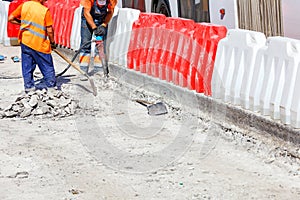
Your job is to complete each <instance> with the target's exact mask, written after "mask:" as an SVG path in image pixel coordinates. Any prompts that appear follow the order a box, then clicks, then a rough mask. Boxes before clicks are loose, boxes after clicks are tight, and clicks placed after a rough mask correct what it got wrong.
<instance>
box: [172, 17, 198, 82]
mask: <svg viewBox="0 0 300 200" xmlns="http://www.w3.org/2000/svg"><path fill="white" fill-rule="evenodd" d="M194 26H195V23H194V21H193V20H189V19H178V20H177V25H176V26H175V29H174V31H175V32H177V33H180V35H179V41H178V45H179V46H178V50H177V52H176V57H175V63H174V70H173V80H172V81H173V83H175V84H177V85H180V86H182V87H186V86H187V76H188V72H189V68H190V55H191V54H192V41H193V35H194ZM174 72H175V73H174Z"/></svg>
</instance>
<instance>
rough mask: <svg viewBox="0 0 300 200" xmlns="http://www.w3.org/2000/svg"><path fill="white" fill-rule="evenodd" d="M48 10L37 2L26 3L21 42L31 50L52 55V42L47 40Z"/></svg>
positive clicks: (22, 20) (21, 28)
mask: <svg viewBox="0 0 300 200" xmlns="http://www.w3.org/2000/svg"><path fill="white" fill-rule="evenodd" d="M47 11H48V8H47V7H45V6H43V5H42V4H41V3H39V2H36V1H28V2H25V3H24V4H23V6H22V13H21V27H20V37H21V42H22V43H23V44H25V45H26V46H29V47H30V48H32V49H34V50H36V51H39V52H42V53H50V52H51V48H50V41H49V40H47V32H46V27H45V26H44V23H45V22H44V20H45V16H46V13H47Z"/></svg>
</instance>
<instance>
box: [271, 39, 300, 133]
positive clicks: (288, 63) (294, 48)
mask: <svg viewBox="0 0 300 200" xmlns="http://www.w3.org/2000/svg"><path fill="white" fill-rule="evenodd" d="M282 39H283V40H285V41H286V54H287V55H286V58H285V61H284V68H283V72H282V73H283V74H284V75H285V77H284V78H285V79H284V81H285V82H284V87H283V94H282V100H281V102H280V119H281V121H282V122H283V123H285V124H290V123H291V110H293V113H294V116H297V113H298V115H299V114H300V110H299V109H298V108H299V100H300V99H299V86H300V85H299V83H300V82H299V81H298V80H299V78H300V74H299V71H300V68H299V67H300V41H299V40H293V39H289V38H282ZM297 81H298V82H297ZM295 100H297V101H296V102H294V104H292V102H293V101H295ZM271 103H272V102H271ZM271 105H272V104H271ZM292 105H293V107H292ZM297 106H298V107H297ZM293 121H294V122H293V124H292V126H294V127H297V128H299V119H297V118H294V120H293Z"/></svg>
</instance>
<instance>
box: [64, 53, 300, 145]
mask: <svg viewBox="0 0 300 200" xmlns="http://www.w3.org/2000/svg"><path fill="white" fill-rule="evenodd" d="M60 50H62V51H63V52H64V53H66V54H67V55H68V56H69V57H73V56H74V54H75V52H74V51H73V50H71V49H60ZM109 73H110V75H111V76H113V77H115V78H117V79H118V80H119V81H121V82H125V83H128V84H131V85H133V86H141V85H143V86H144V87H145V88H144V89H145V90H147V91H150V92H153V93H156V94H158V95H161V96H163V97H167V99H168V100H174V101H176V102H180V103H181V104H183V105H185V106H188V107H190V108H191V109H194V108H197V109H198V111H199V110H200V111H201V112H203V113H206V114H208V115H213V116H214V119H215V120H223V121H224V120H225V121H226V122H227V123H228V122H229V123H231V124H233V125H235V126H238V127H240V128H241V129H246V130H253V131H256V132H257V131H258V132H259V133H261V134H265V135H271V136H276V137H278V138H281V139H283V140H284V141H287V142H292V143H294V144H296V145H299V144H300V129H295V128H293V127H291V126H289V125H285V124H282V123H281V122H280V121H275V120H273V119H271V118H269V117H266V116H262V115H260V114H259V113H254V112H251V111H249V110H245V109H242V108H241V107H238V106H233V105H231V104H225V103H224V102H221V101H218V100H215V99H213V98H211V97H207V96H205V95H203V94H200V93H196V92H195V91H191V90H188V89H186V88H181V87H179V86H176V85H173V84H171V83H168V82H166V81H162V80H160V79H158V78H154V77H151V76H148V75H146V74H142V73H140V72H136V71H134V70H130V69H127V68H124V67H120V66H116V65H112V64H110V65H109ZM191 105H193V106H191ZM195 105H196V106H195ZM218 116H219V117H218ZM220 123H222V122H220Z"/></svg>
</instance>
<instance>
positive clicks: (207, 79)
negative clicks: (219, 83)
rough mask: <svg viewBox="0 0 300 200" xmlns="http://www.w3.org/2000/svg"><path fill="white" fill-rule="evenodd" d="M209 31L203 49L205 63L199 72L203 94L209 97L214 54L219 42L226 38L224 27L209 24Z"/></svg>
mask: <svg viewBox="0 0 300 200" xmlns="http://www.w3.org/2000/svg"><path fill="white" fill-rule="evenodd" d="M208 26H209V29H208V31H207V32H206V36H205V38H209V39H208V40H207V43H206V47H205V51H206V53H205V55H206V56H205V57H204V62H205V63H207V65H206V67H205V70H201V73H202V74H203V75H204V76H203V78H204V79H203V80H204V94H205V95H207V96H211V79H212V74H213V70H214V64H215V59H216V52H217V47H218V43H219V41H220V40H221V39H222V38H224V37H226V34H227V29H226V27H224V26H216V25H212V24H209V25H208Z"/></svg>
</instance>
